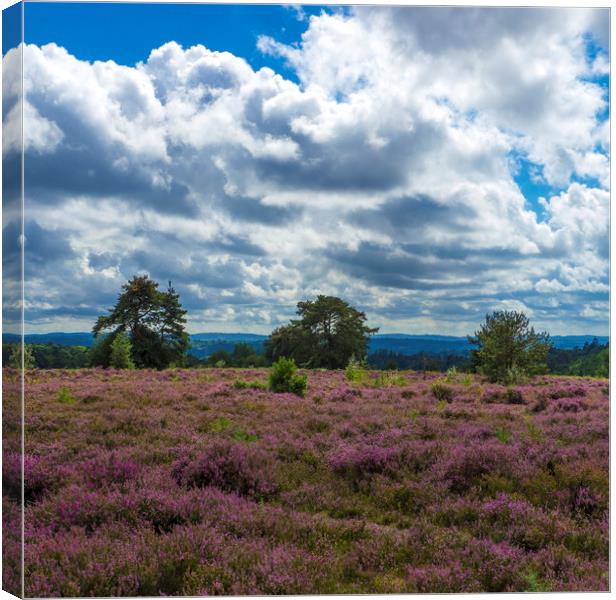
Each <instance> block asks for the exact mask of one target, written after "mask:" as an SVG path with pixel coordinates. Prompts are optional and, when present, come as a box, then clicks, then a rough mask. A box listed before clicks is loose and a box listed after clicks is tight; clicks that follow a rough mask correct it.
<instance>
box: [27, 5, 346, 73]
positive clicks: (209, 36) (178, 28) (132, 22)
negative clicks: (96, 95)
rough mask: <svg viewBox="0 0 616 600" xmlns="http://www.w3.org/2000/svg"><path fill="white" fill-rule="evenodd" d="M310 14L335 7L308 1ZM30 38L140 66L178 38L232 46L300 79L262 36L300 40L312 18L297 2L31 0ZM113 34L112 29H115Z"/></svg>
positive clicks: (88, 57)
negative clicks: (261, 47)
mask: <svg viewBox="0 0 616 600" xmlns="http://www.w3.org/2000/svg"><path fill="white" fill-rule="evenodd" d="M301 10H302V12H303V13H304V14H305V16H306V18H307V17H309V16H310V15H312V14H316V15H318V14H320V13H321V12H323V11H326V12H334V11H335V10H342V9H335V8H329V7H324V6H305V7H303V8H302V9H301ZM25 11H26V29H25V38H26V41H27V42H28V43H33V44H37V45H42V44H46V43H48V42H55V43H56V44H58V45H60V46H64V47H65V48H67V49H68V50H69V51H70V52H71V53H72V54H74V55H75V56H76V57H77V58H80V59H83V60H89V61H93V60H113V61H115V62H117V63H119V64H122V65H129V66H134V65H135V64H136V63H138V62H139V61H145V60H147V58H148V56H149V54H150V52H151V51H152V49H153V48H157V47H159V46H161V45H162V44H164V43H165V42H168V41H169V40H175V41H176V42H178V43H179V44H181V45H183V46H186V47H189V46H193V45H195V44H203V45H205V46H207V47H208V48H210V49H211V50H218V51H227V52H232V53H233V54H235V55H236V56H241V57H242V58H244V59H246V60H247V61H248V62H249V63H250V65H251V66H252V67H253V68H254V69H259V68H260V67H263V66H268V67H271V68H272V69H275V70H276V71H278V72H280V73H281V74H284V76H285V77H289V78H291V79H296V77H295V73H294V72H293V70H292V69H287V68H286V67H285V64H284V61H283V60H280V59H277V58H276V57H272V56H265V55H263V54H262V53H261V52H259V51H258V50H257V37H258V36H259V35H270V36H273V37H275V38H276V39H277V40H279V41H281V42H284V43H286V44H291V43H296V42H299V41H300V38H301V34H302V33H303V32H304V31H305V30H306V28H307V26H308V23H307V21H306V20H299V19H298V12H297V10H296V9H294V8H292V7H291V6H287V7H283V6H280V5H278V6H276V5H254V6H242V5H212V6H207V5H194V4H128V3H127V4H124V3H122V4H118V3H116V4H105V3H100V4H85V3H70V4H69V3H64V4H62V3H53V4H52V3H40V2H33V3H26V8H25ZM111 32H112V34H111V35H110V33H111Z"/></svg>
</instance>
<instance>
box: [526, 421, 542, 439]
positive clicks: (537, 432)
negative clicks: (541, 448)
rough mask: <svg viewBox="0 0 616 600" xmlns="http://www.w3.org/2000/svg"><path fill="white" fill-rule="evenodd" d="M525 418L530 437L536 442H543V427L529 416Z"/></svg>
mask: <svg viewBox="0 0 616 600" xmlns="http://www.w3.org/2000/svg"><path fill="white" fill-rule="evenodd" d="M523 418H524V422H525V423H526V431H527V433H528V437H529V438H530V439H531V440H533V441H535V442H541V441H543V431H542V429H541V427H539V426H538V425H537V424H536V423H534V422H533V421H532V419H531V418H530V416H529V415H524V417H523Z"/></svg>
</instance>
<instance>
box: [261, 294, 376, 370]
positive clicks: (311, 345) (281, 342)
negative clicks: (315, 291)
mask: <svg viewBox="0 0 616 600" xmlns="http://www.w3.org/2000/svg"><path fill="white" fill-rule="evenodd" d="M297 314H298V316H299V317H300V318H299V319H294V320H291V322H290V323H289V324H288V325H284V326H282V327H278V328H277V329H275V330H274V331H273V332H272V334H271V336H270V337H269V338H268V340H267V341H266V343H265V352H266V355H267V357H268V358H269V359H270V360H272V361H274V360H278V359H279V358H281V357H287V358H293V359H294V360H295V362H296V363H297V364H298V365H300V366H303V367H313V368H326V369H341V368H344V367H346V365H347V364H348V362H349V359H350V358H351V357H352V356H355V358H357V359H358V360H364V359H365V357H366V351H367V348H368V336H370V335H371V334H373V333H376V332H377V331H378V328H370V327H368V326H366V315H365V313H363V312H360V311H358V310H357V309H355V308H353V307H352V306H350V305H349V304H348V303H347V302H345V301H344V300H341V299H340V298H336V297H335V296H323V295H320V296H318V297H317V299H316V300H306V301H304V302H298V304H297Z"/></svg>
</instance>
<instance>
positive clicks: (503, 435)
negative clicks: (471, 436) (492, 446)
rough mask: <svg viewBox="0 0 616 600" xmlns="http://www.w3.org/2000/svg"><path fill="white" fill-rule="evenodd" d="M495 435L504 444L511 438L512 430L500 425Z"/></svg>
mask: <svg viewBox="0 0 616 600" xmlns="http://www.w3.org/2000/svg"><path fill="white" fill-rule="evenodd" d="M494 435H495V436H496V439H497V440H498V441H499V442H502V443H503V444H506V443H507V442H508V441H509V440H510V439H511V431H509V430H508V429H505V428H504V427H499V428H498V429H497V430H496V431H495V432H494Z"/></svg>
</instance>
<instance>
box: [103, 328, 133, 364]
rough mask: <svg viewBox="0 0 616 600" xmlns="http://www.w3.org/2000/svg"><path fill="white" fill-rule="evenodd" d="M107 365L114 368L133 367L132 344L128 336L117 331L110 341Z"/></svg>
mask: <svg viewBox="0 0 616 600" xmlns="http://www.w3.org/2000/svg"><path fill="white" fill-rule="evenodd" d="M109 366H111V367H113V368H114V369H134V368H135V363H134V362H133V357H132V344H131V343H130V340H129V339H128V336H127V335H126V334H125V333H124V332H123V331H119V332H118V333H116V335H115V336H114V338H113V342H112V343H111V358H110V361H109Z"/></svg>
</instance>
